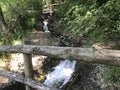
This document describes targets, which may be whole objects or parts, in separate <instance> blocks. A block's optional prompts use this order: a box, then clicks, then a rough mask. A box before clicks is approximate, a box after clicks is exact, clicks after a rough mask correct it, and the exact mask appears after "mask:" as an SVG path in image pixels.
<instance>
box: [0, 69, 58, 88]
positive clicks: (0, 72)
mask: <svg viewBox="0 0 120 90" xmlns="http://www.w3.org/2000/svg"><path fill="white" fill-rule="evenodd" d="M0 76H4V77H8V78H10V79H13V80H15V81H17V82H20V83H23V84H26V85H28V86H30V87H32V88H34V89H37V90H59V89H56V88H50V87H48V86H46V85H44V84H42V83H40V82H37V81H34V80H32V79H30V78H25V77H24V76H23V75H21V74H16V73H13V72H10V71H7V70H0Z"/></svg>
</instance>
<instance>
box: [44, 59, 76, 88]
mask: <svg viewBox="0 0 120 90" xmlns="http://www.w3.org/2000/svg"><path fill="white" fill-rule="evenodd" d="M75 64H76V61H70V60H63V61H61V62H60V64H59V65H58V66H56V67H54V68H53V69H54V71H53V72H50V73H48V74H47V76H46V78H47V79H46V80H45V82H44V84H45V85H47V86H49V87H59V88H62V87H63V85H65V84H66V83H67V82H68V81H69V80H70V78H71V76H72V73H73V72H74V71H75Z"/></svg>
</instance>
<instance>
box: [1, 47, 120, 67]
mask: <svg viewBox="0 0 120 90" xmlns="http://www.w3.org/2000/svg"><path fill="white" fill-rule="evenodd" d="M0 52H11V53H27V54H41V55H47V56H49V57H56V58H61V59H70V60H78V61H80V62H89V63H99V64H107V65H117V66H120V50H107V49H94V48H73V47H57V46H32V45H21V46H0Z"/></svg>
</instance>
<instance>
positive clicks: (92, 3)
mask: <svg viewBox="0 0 120 90" xmlns="http://www.w3.org/2000/svg"><path fill="white" fill-rule="evenodd" d="M97 2H98V1H96V0H86V1H83V0H80V1H74V2H69V4H68V5H66V6H67V8H66V9H65V7H66V6H62V7H61V8H60V10H61V9H62V10H61V11H62V14H61V12H59V15H63V17H62V19H61V20H60V24H62V26H64V27H65V29H64V31H63V36H67V37H68V38H70V39H71V38H74V37H75V38H76V37H79V38H80V37H89V38H90V40H93V41H108V40H110V39H112V40H116V41H118V40H119V39H120V37H119V35H120V10H119V8H120V1H118V0H108V1H106V2H103V4H101V6H100V5H98V4H97ZM63 10H65V11H63Z"/></svg>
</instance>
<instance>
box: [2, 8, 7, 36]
mask: <svg viewBox="0 0 120 90" xmlns="http://www.w3.org/2000/svg"><path fill="white" fill-rule="evenodd" d="M0 26H1V27H2V30H3V33H6V34H7V33H8V29H7V24H6V22H5V19H4V16H3V12H2V8H1V7H0Z"/></svg>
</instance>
